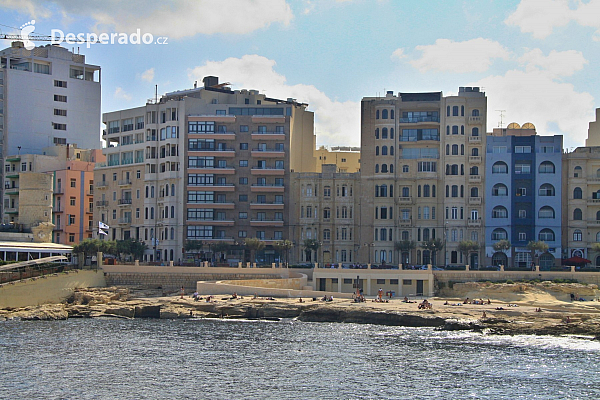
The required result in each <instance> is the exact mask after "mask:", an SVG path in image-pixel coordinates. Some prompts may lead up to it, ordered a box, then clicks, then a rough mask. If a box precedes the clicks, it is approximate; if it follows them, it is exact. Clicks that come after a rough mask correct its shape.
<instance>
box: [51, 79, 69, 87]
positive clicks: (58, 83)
mask: <svg viewBox="0 0 600 400" xmlns="http://www.w3.org/2000/svg"><path fill="white" fill-rule="evenodd" d="M54 87H61V88H66V87H67V81H57V80H56V79H55V80H54Z"/></svg>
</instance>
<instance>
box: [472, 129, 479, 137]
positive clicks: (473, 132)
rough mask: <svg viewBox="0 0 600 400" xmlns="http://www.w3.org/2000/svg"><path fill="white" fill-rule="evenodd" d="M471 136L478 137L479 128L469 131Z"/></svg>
mask: <svg viewBox="0 0 600 400" xmlns="http://www.w3.org/2000/svg"><path fill="white" fill-rule="evenodd" d="M471 136H479V128H473V129H471Z"/></svg>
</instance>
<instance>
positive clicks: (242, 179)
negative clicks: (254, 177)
mask: <svg viewBox="0 0 600 400" xmlns="http://www.w3.org/2000/svg"><path fill="white" fill-rule="evenodd" d="M239 182H240V185H247V184H248V178H240V180H239Z"/></svg>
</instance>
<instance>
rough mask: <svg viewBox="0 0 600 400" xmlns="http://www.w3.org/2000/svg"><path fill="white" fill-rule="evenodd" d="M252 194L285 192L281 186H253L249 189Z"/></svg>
mask: <svg viewBox="0 0 600 400" xmlns="http://www.w3.org/2000/svg"><path fill="white" fill-rule="evenodd" d="M250 191H252V192H266V193H283V192H284V191H285V186H283V185H271V184H264V185H260V184H254V185H252V187H251V188H250Z"/></svg>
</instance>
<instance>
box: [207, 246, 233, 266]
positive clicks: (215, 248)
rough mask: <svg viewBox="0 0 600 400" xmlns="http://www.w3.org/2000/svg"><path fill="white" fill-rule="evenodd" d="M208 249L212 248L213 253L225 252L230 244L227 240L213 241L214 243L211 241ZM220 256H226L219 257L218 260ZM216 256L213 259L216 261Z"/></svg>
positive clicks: (229, 247)
mask: <svg viewBox="0 0 600 400" xmlns="http://www.w3.org/2000/svg"><path fill="white" fill-rule="evenodd" d="M210 249H211V250H212V252H213V254H217V253H219V254H221V255H223V254H227V252H228V251H229V249H231V244H230V243H227V242H215V243H211V245H210ZM221 258H226V257H219V258H218V259H219V260H220V259H221ZM216 260H217V259H216V257H215V261H216Z"/></svg>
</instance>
